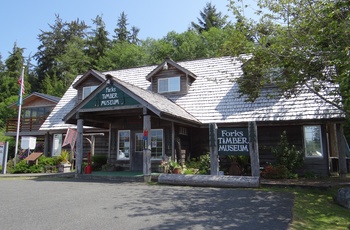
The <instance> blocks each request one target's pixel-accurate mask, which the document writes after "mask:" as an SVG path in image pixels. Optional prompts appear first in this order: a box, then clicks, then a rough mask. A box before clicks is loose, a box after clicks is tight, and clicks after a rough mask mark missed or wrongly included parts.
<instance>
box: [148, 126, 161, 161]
mask: <svg viewBox="0 0 350 230" xmlns="http://www.w3.org/2000/svg"><path fill="white" fill-rule="evenodd" d="M149 138H150V141H151V151H152V152H151V158H152V159H162V157H163V130H162V129H152V130H151V136H150V137H149Z"/></svg>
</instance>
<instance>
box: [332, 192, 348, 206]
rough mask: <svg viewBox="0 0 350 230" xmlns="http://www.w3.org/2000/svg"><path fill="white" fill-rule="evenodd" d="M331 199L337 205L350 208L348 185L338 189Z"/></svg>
mask: <svg viewBox="0 0 350 230" xmlns="http://www.w3.org/2000/svg"><path fill="white" fill-rule="evenodd" d="M333 200H334V201H335V202H336V203H338V204H339V205H341V206H343V207H345V208H347V209H350V187H346V188H341V189H339V190H338V192H337V194H336V195H335V196H334V198H333Z"/></svg>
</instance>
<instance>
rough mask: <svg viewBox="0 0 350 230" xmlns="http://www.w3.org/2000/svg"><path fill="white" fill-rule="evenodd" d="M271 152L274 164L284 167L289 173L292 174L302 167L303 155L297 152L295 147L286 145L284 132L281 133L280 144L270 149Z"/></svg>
mask: <svg viewBox="0 0 350 230" xmlns="http://www.w3.org/2000/svg"><path fill="white" fill-rule="evenodd" d="M271 151H272V154H273V155H274V157H275V158H276V162H275V164H276V165H283V166H285V167H286V168H287V169H288V170H289V171H290V172H294V170H295V169H297V168H300V167H301V166H302V165H303V162H304V155H303V154H302V153H300V152H299V151H298V150H297V148H296V146H295V145H290V144H289V143H288V141H287V132H286V131H283V133H282V135H281V140H280V142H279V143H278V145H277V147H276V148H271Z"/></svg>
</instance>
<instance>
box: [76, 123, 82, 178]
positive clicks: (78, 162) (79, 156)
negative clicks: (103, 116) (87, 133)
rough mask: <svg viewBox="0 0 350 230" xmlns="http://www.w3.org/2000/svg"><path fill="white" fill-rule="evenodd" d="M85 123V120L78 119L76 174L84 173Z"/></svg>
mask: <svg viewBox="0 0 350 230" xmlns="http://www.w3.org/2000/svg"><path fill="white" fill-rule="evenodd" d="M83 125H84V120H83V119H78V121H77V132H78V136H77V143H76V145H77V146H76V153H75V154H76V156H75V174H76V176H77V174H81V173H82V164H83V138H84V137H83Z"/></svg>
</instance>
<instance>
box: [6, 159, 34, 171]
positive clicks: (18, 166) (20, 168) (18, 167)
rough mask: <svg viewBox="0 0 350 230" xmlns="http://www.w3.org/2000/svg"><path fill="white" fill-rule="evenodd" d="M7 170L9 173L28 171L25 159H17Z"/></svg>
mask: <svg viewBox="0 0 350 230" xmlns="http://www.w3.org/2000/svg"><path fill="white" fill-rule="evenodd" d="M9 171H10V173H30V169H29V165H28V164H27V161H25V160H21V161H19V162H18V163H17V164H16V166H13V167H12V168H11V169H10V170H9Z"/></svg>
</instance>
